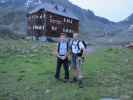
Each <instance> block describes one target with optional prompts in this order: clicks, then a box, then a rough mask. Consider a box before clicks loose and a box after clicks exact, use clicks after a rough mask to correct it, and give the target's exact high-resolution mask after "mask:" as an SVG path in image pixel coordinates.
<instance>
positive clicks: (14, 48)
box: [0, 39, 133, 100]
mask: <svg viewBox="0 0 133 100" xmlns="http://www.w3.org/2000/svg"><path fill="white" fill-rule="evenodd" d="M54 48H55V44H49V43H46V44H42V43H39V42H31V41H24V40H19V41H18V40H16V41H15V40H2V39H0V100H100V98H102V97H120V98H121V100H122V98H128V99H129V100H132V99H133V80H132V79H133V73H132V71H133V50H129V49H125V48H104V49H97V50H96V51H95V52H94V53H92V54H90V55H88V56H87V58H86V62H85V64H84V66H83V68H82V70H83V72H84V76H85V79H84V88H83V89H80V88H79V87H78V85H77V84H71V83H63V82H59V81H56V80H55V79H54V77H53V76H54V72H55V66H56V58H55V56H54V54H53V50H54ZM62 74H63V73H62ZM123 100H125V99H123Z"/></svg>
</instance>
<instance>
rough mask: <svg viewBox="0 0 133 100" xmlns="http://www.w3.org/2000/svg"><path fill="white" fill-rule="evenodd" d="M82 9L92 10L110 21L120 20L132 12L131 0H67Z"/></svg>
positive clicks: (132, 4)
mask: <svg viewBox="0 0 133 100" xmlns="http://www.w3.org/2000/svg"><path fill="white" fill-rule="evenodd" d="M69 1H71V2H72V3H73V4H76V5H78V6H80V7H81V8H84V9H90V10H92V11H93V12H94V13H95V14H96V15H97V16H101V17H105V18H108V19H109V20H111V21H115V22H118V21H121V20H123V19H125V18H126V17H127V16H129V15H130V14H131V13H133V0H69Z"/></svg>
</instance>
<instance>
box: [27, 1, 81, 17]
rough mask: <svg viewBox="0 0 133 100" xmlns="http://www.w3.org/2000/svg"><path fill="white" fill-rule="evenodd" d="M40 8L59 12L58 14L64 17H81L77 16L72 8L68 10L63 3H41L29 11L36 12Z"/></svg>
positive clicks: (55, 12)
mask: <svg viewBox="0 0 133 100" xmlns="http://www.w3.org/2000/svg"><path fill="white" fill-rule="evenodd" d="M40 9H45V11H48V12H51V13H54V14H58V15H61V16H64V17H69V18H73V19H76V20H79V18H78V17H76V16H75V15H74V14H73V13H72V12H71V11H70V10H69V11H68V10H67V9H66V8H64V7H63V6H61V5H57V4H51V3H44V4H41V5H39V6H37V7H36V8H34V9H33V10H31V11H30V12H29V14H32V13H35V12H37V11H39V10H40Z"/></svg>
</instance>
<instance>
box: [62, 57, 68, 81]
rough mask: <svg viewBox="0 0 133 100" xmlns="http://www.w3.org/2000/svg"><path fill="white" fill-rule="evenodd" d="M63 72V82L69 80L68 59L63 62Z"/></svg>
mask: <svg viewBox="0 0 133 100" xmlns="http://www.w3.org/2000/svg"><path fill="white" fill-rule="evenodd" d="M63 65H64V71H65V77H64V78H65V80H69V66H68V58H67V59H65V60H64V62H63Z"/></svg>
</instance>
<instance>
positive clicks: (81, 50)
mask: <svg viewBox="0 0 133 100" xmlns="http://www.w3.org/2000/svg"><path fill="white" fill-rule="evenodd" d="M73 42H74V40H73V41H72V44H71V51H72V45H73ZM80 42H82V43H83V45H84V47H85V48H86V47H87V45H86V43H85V42H84V41H81V40H78V42H77V47H78V50H80V52H79V53H77V54H76V55H77V56H79V57H82V56H83V52H84V51H83V49H80V47H79V43H80Z"/></svg>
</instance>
